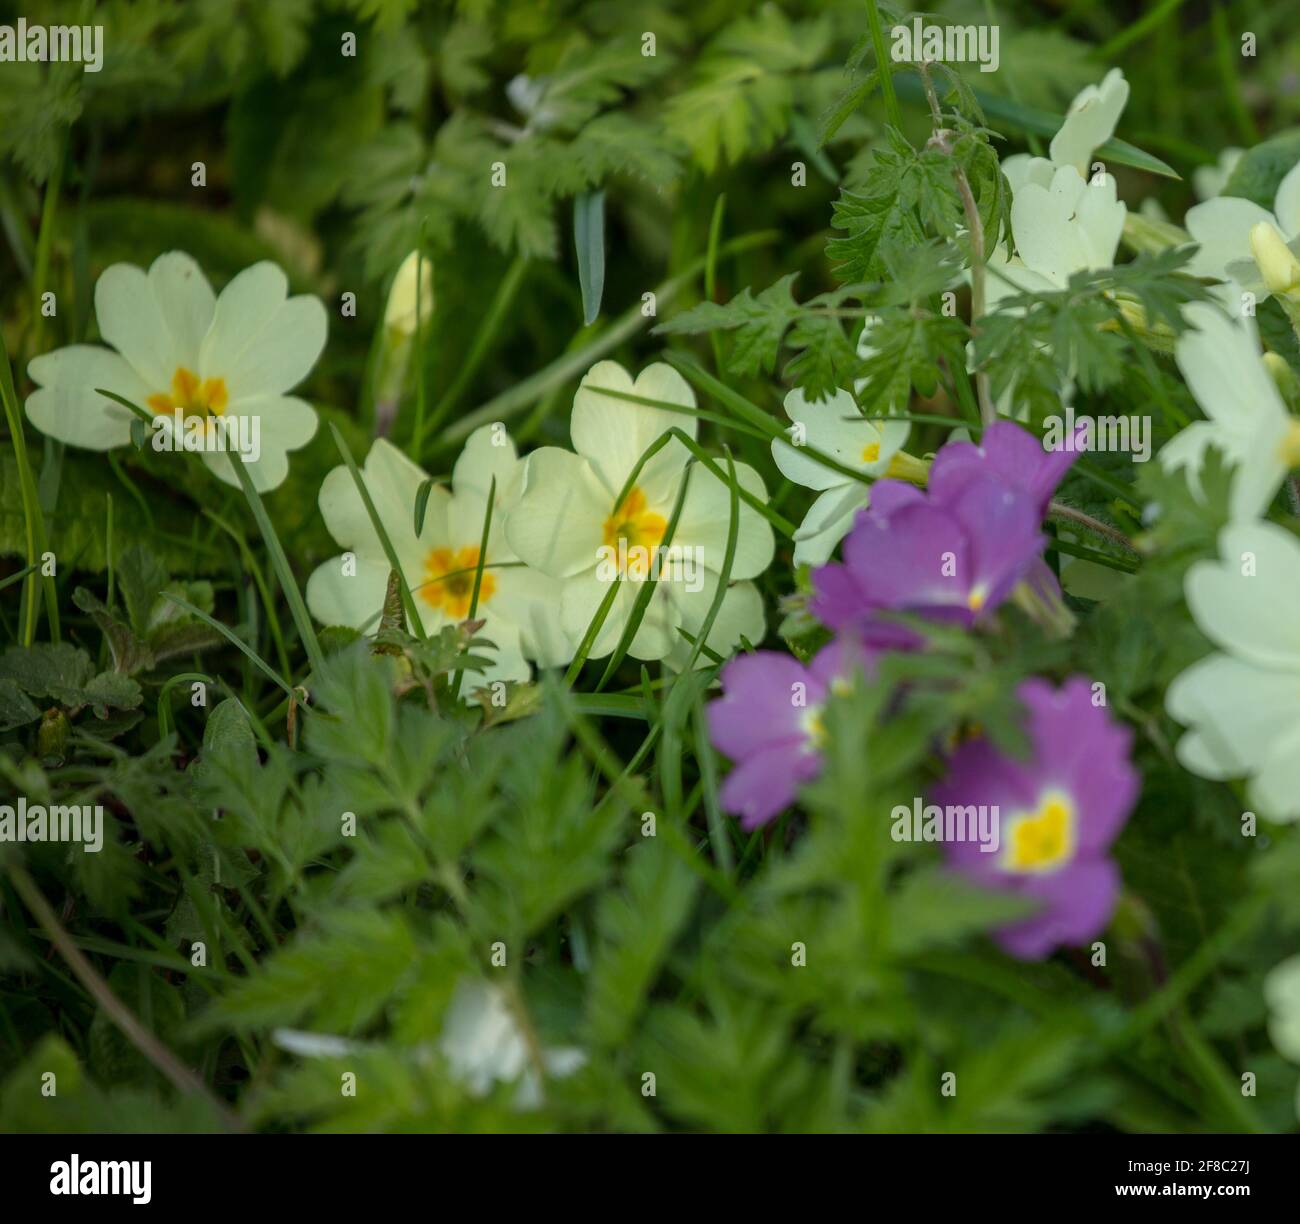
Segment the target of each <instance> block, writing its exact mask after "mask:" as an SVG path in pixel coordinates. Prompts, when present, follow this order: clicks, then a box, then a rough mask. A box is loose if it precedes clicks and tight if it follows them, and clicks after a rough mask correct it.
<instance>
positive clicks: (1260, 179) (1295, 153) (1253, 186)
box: [1223, 128, 1300, 212]
mask: <svg viewBox="0 0 1300 1224" xmlns="http://www.w3.org/2000/svg"><path fill="white" fill-rule="evenodd" d="M1297 162H1300V128H1291V129H1289V130H1288V131H1285V132H1280V133H1278V135H1276V136H1274V137H1272V138H1271V139H1269V140H1265V141H1264V142H1262V143H1261V144H1257V145H1256V146H1255V147H1254V148H1253V149H1248V150H1247V151H1246V152H1245V153H1244V154H1243V155H1242V158H1241V160H1240V161H1239V162H1238V163H1237V164H1236V165H1235V166H1234V167H1233V170H1232V173H1231V174H1230V175H1229V176H1228V181H1227V183H1225V184H1224V187H1223V194H1224V195H1226V196H1240V197H1241V198H1242V199H1244V200H1253V201H1254V202H1255V203H1256V204H1258V205H1259V206H1260V207H1261V208H1267V209H1268V211H1269V212H1272V211H1273V202H1274V200H1275V199H1276V198H1277V189H1278V186H1279V184H1280V183H1281V182H1282V180H1283V179H1284V178H1285V177H1286V176H1287V175H1288V174H1289V173H1290V172H1291V171H1292V170H1293V169H1294V168H1295V166H1296V163H1297Z"/></svg>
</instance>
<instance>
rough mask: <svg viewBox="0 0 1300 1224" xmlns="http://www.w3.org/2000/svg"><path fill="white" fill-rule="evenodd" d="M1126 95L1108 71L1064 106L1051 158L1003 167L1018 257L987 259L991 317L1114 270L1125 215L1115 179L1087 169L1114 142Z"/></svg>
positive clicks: (1011, 161)
mask: <svg viewBox="0 0 1300 1224" xmlns="http://www.w3.org/2000/svg"><path fill="white" fill-rule="evenodd" d="M1128 93H1129V87H1128V82H1127V81H1126V80H1125V79H1124V74H1123V73H1122V72H1121V71H1120V70H1119V69H1118V68H1112V69H1111V70H1110V72H1108V73H1107V74H1106V77H1105V79H1104V80H1103V81H1102V83H1101V84H1100V85H1089V86H1088V87H1087V88H1086V89H1084V90H1083V91H1082V92H1080V93H1079V94H1078V96H1076V97H1075V99H1074V101H1073V102H1071V103H1070V109H1069V111H1068V112H1067V113H1066V116H1065V120H1064V122H1063V123H1062V124H1061V129H1060V131H1058V132H1057V133H1056V135H1055V136H1054V137H1053V138H1052V143H1051V146H1050V150H1049V151H1050V153H1051V157H1050V158H1046V157H1030V156H1028V155H1027V154H1023V153H1022V154H1017V155H1015V156H1013V157H1008V158H1006V159H1005V160H1004V161H1003V163H1002V171H1003V173H1004V174H1005V175H1006V176H1007V181H1008V183H1009V184H1010V185H1011V193H1012V201H1011V235H1012V238H1013V239H1014V241H1015V247H1016V255H1015V256H1009V255H1008V252H1007V249H1006V247H1005V246H999V247H998V248H997V250H995V251H994V252H993V253H992V255H991V256H990V258H989V269H990V273H989V283H988V291H987V296H988V303H989V309H994V308H995V307H996V304H997V303H998V302H999V301H1000V300H1001V299H1002V298H1004V297H1008V296H1010V295H1012V294H1014V293H1016V292H1017V291H1018V290H1026V291H1029V292H1036V293H1044V292H1049V291H1051V290H1054V289H1064V288H1065V287H1066V285H1067V284H1068V283H1069V280H1070V277H1071V275H1072V274H1073V273H1075V272H1082V271H1092V270H1095V269H1098V268H1109V267H1111V266H1112V265H1113V264H1114V262H1115V252H1116V250H1117V249H1118V248H1119V240H1120V236H1121V234H1122V233H1123V231H1124V218H1125V216H1126V215H1127V209H1126V208H1125V206H1124V204H1123V202H1122V201H1121V200H1119V199H1118V197H1117V194H1116V191H1117V189H1116V184H1115V179H1114V177H1113V176H1112V175H1110V174H1106V173H1105V172H1104V171H1098V172H1097V173H1095V174H1094V173H1091V168H1090V165H1089V162H1090V160H1091V158H1092V154H1093V150H1094V149H1096V148H1097V147H1098V146H1099V145H1103V144H1105V143H1106V141H1108V140H1109V139H1110V138H1111V137H1112V136H1113V135H1114V134H1115V125H1116V123H1118V122H1119V116H1120V113H1121V112H1122V111H1123V109H1124V104H1125V103H1126V102H1127V101H1128Z"/></svg>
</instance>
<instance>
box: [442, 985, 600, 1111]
mask: <svg viewBox="0 0 1300 1224" xmlns="http://www.w3.org/2000/svg"><path fill="white" fill-rule="evenodd" d="M438 1048H439V1050H440V1051H441V1053H442V1056H443V1057H444V1058H445V1059H446V1060H447V1063H448V1065H449V1066H450V1068H451V1073H452V1076H453V1077H454V1078H455V1079H456V1081H457V1082H458V1083H460V1084H462V1085H464V1087H465V1088H466V1089H467V1090H468V1091H469V1092H470V1093H471V1094H472V1095H474V1096H480V1097H481V1096H486V1095H487V1094H488V1093H489V1092H491V1091H492V1089H493V1087H494V1086H495V1085H496V1084H497V1083H504V1084H514V1083H517V1084H518V1085H519V1087H518V1089H517V1090H516V1092H515V1099H514V1105H515V1108H516V1109H520V1110H527V1109H537V1108H539V1107H540V1106H541V1104H542V1086H541V1081H540V1078H539V1076H538V1074H537V1068H536V1067H535V1066H534V1065H533V1059H532V1058H530V1057H529V1049H528V1043H527V1040H526V1038H525V1036H524V1034H523V1032H521V1030H520V1028H519V1023H518V1021H517V1020H516V1019H515V1017H514V1015H513V1014H512V1012H511V1010H510V1006H509V1003H508V1002H507V1000H506V997H505V994H504V992H503V991H502V990H501V989H500V988H499V987H497V986H492V985H490V984H489V983H487V982H484V981H481V980H480V979H478V978H465V979H463V980H462V981H461V982H459V983H458V984H457V986H456V993H455V994H454V995H453V996H452V999H451V1003H450V1004H449V1005H448V1007H447V1012H446V1014H445V1016H444V1017H443V1022H442V1036H441V1038H440V1039H439V1042H438ZM541 1061H542V1063H543V1065H544V1066H545V1068H546V1074H547V1075H549V1076H553V1077H555V1078H556V1079H563V1078H564V1077H565V1076H568V1075H573V1074H574V1073H575V1072H576V1071H578V1070H580V1069H581V1068H582V1067H583V1066H584V1064H585V1063H586V1061H587V1056H586V1054H585V1053H584V1052H583V1051H582V1050H580V1049H578V1048H577V1047H576V1046H554V1047H548V1048H545V1049H543V1050H542V1052H541Z"/></svg>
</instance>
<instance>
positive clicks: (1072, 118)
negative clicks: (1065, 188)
mask: <svg viewBox="0 0 1300 1224" xmlns="http://www.w3.org/2000/svg"><path fill="white" fill-rule="evenodd" d="M1128 94H1129V88H1128V82H1127V81H1126V80H1125V79H1124V73H1123V72H1122V71H1121V70H1120V69H1118V68H1112V69H1111V70H1110V71H1109V72H1108V73H1106V75H1105V76H1104V77H1103V78H1102V80H1101V84H1100V85H1088V86H1086V87H1085V88H1083V89H1081V90H1080V91H1079V92H1078V93H1077V94H1076V95H1075V98H1074V101H1073V102H1071V103H1070V109H1069V110H1067V111H1066V112H1065V120H1064V122H1062V124H1061V128H1060V131H1058V132H1057V133H1056V135H1055V136H1053V137H1052V143H1051V145H1049V146H1048V150H1047V152H1048V155H1049V156H1050V157H1051V159H1052V163H1053V164H1054V165H1057V166H1073V167H1074V168H1075V169H1076V170H1077V171H1078V172H1079V177H1080V178H1088V177H1089V170H1090V169H1091V167H1090V166H1089V164H1088V163H1089V162H1090V161H1091V159H1092V154H1093V150H1094V149H1097V148H1098V147H1100V146H1101V145H1104V144H1105V143H1106V141H1108V140H1109V139H1110V138H1111V137H1112V136H1114V135H1115V126H1116V124H1118V123H1119V117H1120V115H1122V114H1123V113H1124V107H1125V106H1126V105H1128Z"/></svg>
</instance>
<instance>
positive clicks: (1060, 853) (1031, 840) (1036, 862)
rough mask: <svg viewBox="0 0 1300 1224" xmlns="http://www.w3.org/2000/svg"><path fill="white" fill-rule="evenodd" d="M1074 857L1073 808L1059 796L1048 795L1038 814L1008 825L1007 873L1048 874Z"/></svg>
mask: <svg viewBox="0 0 1300 1224" xmlns="http://www.w3.org/2000/svg"><path fill="white" fill-rule="evenodd" d="M1073 853H1074V808H1073V807H1072V806H1071V804H1070V801H1069V800H1068V799H1067V798H1066V797H1065V796H1064V795H1062V794H1058V793H1049V794H1047V795H1044V796H1043V798H1042V800H1041V801H1040V802H1039V805H1038V810H1037V811H1035V812H1029V813H1026V814H1025V815H1024V816H1021V817H1020V818H1019V819H1018V820H1015V821H1014V822H1013V823H1012V825H1011V836H1010V838H1009V839H1008V844H1007V853H1006V860H1005V864H1004V865H1005V866H1006V868H1007V869H1008V870H1009V871H1024V872H1031V871H1052V870H1054V869H1055V868H1057V867H1059V866H1060V865H1061V864H1062V863H1064V862H1065V861H1067V860H1068V859H1069V857H1070V856H1071V855H1072V854H1073Z"/></svg>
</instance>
